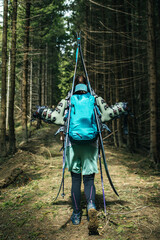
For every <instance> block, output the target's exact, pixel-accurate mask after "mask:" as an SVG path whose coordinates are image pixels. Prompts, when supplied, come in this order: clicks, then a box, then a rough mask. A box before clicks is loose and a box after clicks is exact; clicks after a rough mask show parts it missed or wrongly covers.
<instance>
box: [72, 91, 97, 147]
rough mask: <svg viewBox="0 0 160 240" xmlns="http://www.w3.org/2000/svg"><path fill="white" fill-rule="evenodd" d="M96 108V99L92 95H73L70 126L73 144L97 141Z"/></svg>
mask: <svg viewBox="0 0 160 240" xmlns="http://www.w3.org/2000/svg"><path fill="white" fill-rule="evenodd" d="M94 108H95V98H94V96H92V95H91V94H90V93H86V94H74V95H72V97H71V115H70V126H69V138H70V140H71V142H76V143H79V144H83V143H86V142H93V141H95V140H96V139H97V135H98V131H97V124H96V119H95V114H94Z"/></svg>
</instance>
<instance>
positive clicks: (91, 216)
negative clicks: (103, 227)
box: [87, 202, 98, 235]
mask: <svg viewBox="0 0 160 240" xmlns="http://www.w3.org/2000/svg"><path fill="white" fill-rule="evenodd" d="M87 211H88V221H89V224H88V230H89V235H97V234H98V230H97V229H98V218H97V210H96V206H95V204H94V203H92V202H90V203H89V204H88V206H87Z"/></svg>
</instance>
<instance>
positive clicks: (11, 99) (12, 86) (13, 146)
mask: <svg viewBox="0 0 160 240" xmlns="http://www.w3.org/2000/svg"><path fill="white" fill-rule="evenodd" d="M16 23H17V0H14V1H13V16H12V46H11V77H10V96H9V152H10V153H14V152H15V151H16V138H15V127H14V96H15V75H16V74H15V68H16Z"/></svg>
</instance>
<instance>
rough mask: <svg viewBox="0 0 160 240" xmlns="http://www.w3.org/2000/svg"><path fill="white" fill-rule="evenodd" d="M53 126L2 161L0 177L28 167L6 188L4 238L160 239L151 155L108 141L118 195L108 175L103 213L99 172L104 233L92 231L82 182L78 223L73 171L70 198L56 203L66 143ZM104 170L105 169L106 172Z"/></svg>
mask: <svg viewBox="0 0 160 240" xmlns="http://www.w3.org/2000/svg"><path fill="white" fill-rule="evenodd" d="M54 132H55V129H54V128H53V127H52V126H49V127H44V128H43V129H40V130H39V131H37V132H36V133H35V134H34V136H32V138H31V139H30V141H29V143H28V144H23V145H22V146H21V148H20V150H19V151H18V152H17V153H16V154H15V155H14V156H13V157H12V158H8V159H6V160H5V162H4V161H2V160H1V161H0V181H3V180H4V179H5V178H6V177H8V176H10V173H11V172H12V170H13V169H15V168H19V169H22V170H23V172H22V173H21V174H20V175H19V176H18V177H17V178H16V180H15V181H14V183H12V184H11V185H9V186H8V187H7V188H3V189H0V240H4V239H7V240H10V239H14V240H17V239H23V240H27V239H37V240H41V239H43V240H45V239H46V240H48V239H49V240H61V239H65V240H75V239H79V240H86V239H89V240H90V239H93V240H99V239H102V240H135V239H136V240H141V239H151V240H159V239H160V224H159V223H160V205H159V203H160V194H159V190H160V175H159V173H158V172H157V171H156V170H154V171H153V170H152V169H151V167H150V166H151V163H150V161H149V159H147V157H144V156H141V155H138V154H133V155H132V154H130V153H128V152H126V151H122V150H116V149H115V148H112V147H108V146H105V150H106V156H107V162H108V166H109V170H110V174H111V177H112V180H113V182H114V184H115V186H116V189H117V191H118V193H119V195H120V198H117V197H116V195H115V194H114V193H113V191H112V190H111V187H110V186H109V183H108V180H107V178H106V175H105V173H104V174H103V175H104V182H105V194H106V204H107V216H106V217H105V216H104V212H103V197H102V189H101V180H100V174H97V175H96V179H95V184H96V204H97V209H98V212H99V214H98V215H99V233H100V235H98V236H97V235H96V236H89V235H88V228H87V226H88V222H87V216H86V203H85V197H84V191H83V184H82V212H83V215H82V222H81V224H80V225H79V226H73V225H72V223H71V222H70V216H71V213H72V207H71V198H70V188H71V179H70V174H69V172H67V171H66V174H65V194H66V195H65V198H64V199H63V198H62V197H61V196H59V198H58V200H57V201H56V202H55V204H54V205H53V204H52V200H53V196H56V194H57V191H58V188H59V184H60V181H61V171H62V170H61V166H62V153H60V152H59V149H60V148H61V144H60V142H59V141H58V138H57V137H56V138H55V137H54ZM103 172H104V171H103Z"/></svg>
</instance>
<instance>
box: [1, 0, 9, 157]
mask: <svg viewBox="0 0 160 240" xmlns="http://www.w3.org/2000/svg"><path fill="white" fill-rule="evenodd" d="M7 14H8V0H4V11H3V39H2V86H1V116H0V153H1V156H6V155H7V149H6V69H7V28H8V17H7Z"/></svg>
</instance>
